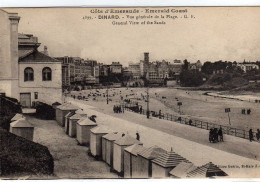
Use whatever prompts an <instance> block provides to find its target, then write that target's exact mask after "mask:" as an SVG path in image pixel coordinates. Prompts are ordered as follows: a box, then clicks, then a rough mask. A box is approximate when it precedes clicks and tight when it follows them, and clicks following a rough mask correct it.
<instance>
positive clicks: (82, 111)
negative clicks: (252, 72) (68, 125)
mask: <svg viewBox="0 0 260 182" xmlns="http://www.w3.org/2000/svg"><path fill="white" fill-rule="evenodd" d="M75 113H76V114H86V112H85V111H84V110H83V109H78V110H76V112H75Z"/></svg>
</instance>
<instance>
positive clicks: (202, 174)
mask: <svg viewBox="0 0 260 182" xmlns="http://www.w3.org/2000/svg"><path fill="white" fill-rule="evenodd" d="M217 176H228V175H227V173H225V172H224V171H223V170H222V169H220V168H219V167H218V166H216V165H215V164H213V163H212V162H209V163H207V164H205V165H203V166H200V167H197V168H196V169H194V170H193V171H190V172H189V173H188V174H187V177H188V178H214V177H217Z"/></svg>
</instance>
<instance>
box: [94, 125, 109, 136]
mask: <svg viewBox="0 0 260 182" xmlns="http://www.w3.org/2000/svg"><path fill="white" fill-rule="evenodd" d="M90 131H91V132H92V133H95V134H107V133H111V132H112V130H111V129H109V128H107V127H105V126H96V127H95V128H92V129H91V130H90Z"/></svg>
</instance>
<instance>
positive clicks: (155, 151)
mask: <svg viewBox="0 0 260 182" xmlns="http://www.w3.org/2000/svg"><path fill="white" fill-rule="evenodd" d="M165 153H167V151H166V150H164V149H162V148H160V147H158V146H152V147H149V148H146V149H143V150H142V151H140V152H138V154H137V159H138V166H139V170H138V172H137V174H136V176H135V177H137V178H151V177H152V160H154V159H156V158H157V157H158V156H159V155H161V154H165Z"/></svg>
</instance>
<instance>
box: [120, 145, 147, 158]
mask: <svg viewBox="0 0 260 182" xmlns="http://www.w3.org/2000/svg"><path fill="white" fill-rule="evenodd" d="M143 149H144V147H143V146H142V145H138V144H134V145H131V146H129V147H126V148H125V149H124V150H125V151H127V152H129V153H131V154H133V155H136V156H137V153H138V152H140V151H141V150H143Z"/></svg>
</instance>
